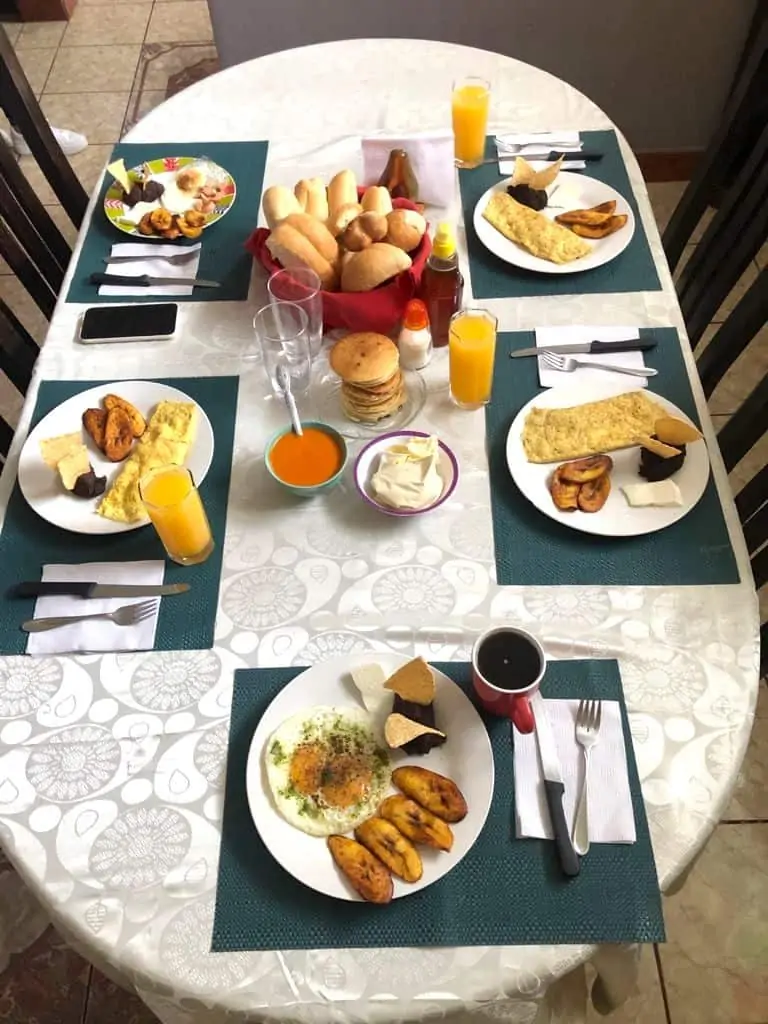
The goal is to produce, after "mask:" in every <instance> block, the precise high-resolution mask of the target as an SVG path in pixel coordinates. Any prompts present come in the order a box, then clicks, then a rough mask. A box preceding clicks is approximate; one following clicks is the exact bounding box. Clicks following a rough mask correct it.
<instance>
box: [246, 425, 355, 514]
mask: <svg viewBox="0 0 768 1024" xmlns="http://www.w3.org/2000/svg"><path fill="white" fill-rule="evenodd" d="M301 429H302V430H303V434H302V435H301V436H299V435H298V434H294V432H293V428H292V427H290V426H288V427H285V428H284V429H283V430H279V431H278V432H277V433H276V434H275V435H273V437H271V438H270V440H269V442H268V444H267V449H266V453H265V455H264V461H265V462H266V464H267V469H268V471H269V473H270V474H271V475H272V476H273V477H274V478H275V480H277V482H278V483H280V484H282V485H283V487H285V488H287V490H289V491H290V492H291V493H292V494H296V495H298V497H300V498H312V497H314V496H315V495H316V494H320V493H321V492H322V491H327V490H330V488H331V487H335V486H336V484H337V483H338V482H339V481H340V480H341V477H342V474H343V472H344V467H345V466H346V464H347V443H346V441H345V440H344V438H343V437H342V436H341V434H340V433H339V432H338V430H334V429H333V427H330V426H328V424H327V423H320V422H319V420H308V421H307V422H306V423H302V424H301Z"/></svg>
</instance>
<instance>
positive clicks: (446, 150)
mask: <svg viewBox="0 0 768 1024" xmlns="http://www.w3.org/2000/svg"><path fill="white" fill-rule="evenodd" d="M362 147H363V181H364V182H365V183H366V185H375V184H376V182H377V181H378V180H379V178H380V177H381V175H382V174H383V173H384V170H385V168H386V166H387V160H388V159H389V153H390V150H393V149H404V150H405V151H406V153H407V154H408V157H409V159H410V161H411V167H413V173H414V174H415V175H416V180H417V181H418V183H419V199H420V200H421V202H423V203H429V204H430V205H431V206H450V205H451V203H452V202H453V199H454V195H455V193H456V169H455V166H454V162H453V134H452V133H451V132H414V133H413V134H409V135H377V136H374V137H372V138H365V139H363V140H362Z"/></svg>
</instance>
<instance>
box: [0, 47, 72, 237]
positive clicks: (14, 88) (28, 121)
mask: <svg viewBox="0 0 768 1024" xmlns="http://www.w3.org/2000/svg"><path fill="white" fill-rule="evenodd" d="M0 103H1V104H2V107H3V110H4V111H5V114H6V117H7V118H8V120H9V121H10V122H11V124H13V125H15V126H16V128H17V129H18V130H19V131H20V132H21V134H22V135H23V136H24V140H25V142H26V143H27V145H28V146H29V148H30V150H31V151H32V155H33V156H34V158H35V160H36V161H37V163H38V165H39V166H40V170H41V171H42V172H43V174H44V175H45V177H46V178H47V180H48V182H49V184H50V186H51V188H52V189H53V191H54V192H55V193H56V195H57V197H58V199H59V202H60V203H61V205H62V206H63V207H64V209H65V210H66V211H67V215H68V216H69V218H70V220H71V221H72V223H73V224H74V225H75V226H76V227H78V228H79V227H80V225H81V224H82V222H83V217H84V216H85V211H86V209H87V206H88V196H87V194H86V192H85V189H84V188H83V186H82V185H81V184H80V182H79V180H78V178H77V175H76V174H75V172H74V171H73V170H72V167H71V166H70V163H69V161H68V160H67V158H66V157H65V156H64V154H63V153H62V151H61V147H60V146H59V144H58V142H57V141H56V139H55V138H54V135H53V132H52V131H51V129H50V126H49V124H48V122H47V121H46V119H45V115H44V114H43V112H42V110H41V109H40V104H39V103H38V102H37V100H36V99H35V95H34V93H33V92H32V89H31V88H30V85H29V82H28V81H27V78H26V75H25V74H24V70H23V69H22V67H21V64H20V63H19V59H18V57H17V56H16V53H15V51H14V49H13V47H12V46H11V43H10V40H9V39H8V36H7V35H6V32H5V30H4V29H3V28H2V27H0Z"/></svg>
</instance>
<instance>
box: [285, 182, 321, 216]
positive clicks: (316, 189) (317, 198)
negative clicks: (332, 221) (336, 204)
mask: <svg viewBox="0 0 768 1024" xmlns="http://www.w3.org/2000/svg"><path fill="white" fill-rule="evenodd" d="M293 191H294V192H295V193H296V198H297V199H298V201H299V203H300V205H301V208H302V210H303V211H304V212H305V213H308V214H309V215H310V216H311V217H317V219H318V220H322V221H326V220H328V195H327V193H326V191H325V182H324V181H323V179H322V178H302V179H301V181H298V182H297V183H296V187H295V188H294V190H293Z"/></svg>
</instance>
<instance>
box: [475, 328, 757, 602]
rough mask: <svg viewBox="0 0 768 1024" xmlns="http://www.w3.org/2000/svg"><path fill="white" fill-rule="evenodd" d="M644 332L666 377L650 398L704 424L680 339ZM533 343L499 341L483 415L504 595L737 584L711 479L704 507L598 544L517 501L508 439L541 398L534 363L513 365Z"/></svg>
mask: <svg viewBox="0 0 768 1024" xmlns="http://www.w3.org/2000/svg"><path fill="white" fill-rule="evenodd" d="M640 333H641V335H643V336H645V335H653V337H654V338H656V339H657V341H658V345H657V346H656V348H655V349H654V350H653V352H652V353H651V354H650V355H651V359H650V361H652V363H653V365H654V366H655V367H656V369H658V371H659V375H658V377H654V378H653V381H652V390H653V391H655V392H657V393H658V394H660V395H663V396H664V398H668V399H669V400H670V401H671V402H674V403H675V405H677V406H679V408H680V409H682V410H683V412H685V413H687V414H688V415H689V416H690V417H691V419H692V420H693V421H694V422H695V423H699V417H698V415H697V413H696V405H695V402H694V399H693V394H692V392H691V386H690V384H689V382H688V373H687V371H686V368H685V364H684V362H683V354H682V351H681V349H680V340H679V338H678V335H677V331H676V330H675V329H674V328H672V327H665V328H654V329H653V330H641V332H640ZM535 344H536V338H535V334H534V332H533V331H520V332H518V333H514V334H500V335H499V338H498V342H497V345H496V363H495V367H494V374H493V400H492V401H491V404H490V405H488V406H486V410H485V429H486V441H487V449H488V467H489V477H490V484H491V511H492V514H493V538H494V547H495V551H496V579H497V582H498V583H499V584H500V585H501V586H514V585H519V584H523V585H524V586H550V585H552V586H554V585H557V584H584V585H590V584H593V585H596V586H622V585H623V586H632V585H637V586H665V585H666V586H674V585H680V586H695V585H704V584H709V583H738V582H739V571H738V569H737V567H736V558H735V556H734V553H733V548H732V547H731V542H730V538H729V537H728V529H727V527H726V525H725V518H724V516H723V510H722V507H721V505H720V499H719V497H718V495H717V488H716V487H715V484H714V481H713V479H712V476H711V475H710V478H709V483H708V484H707V488H706V490H705V492H704V495H703V497H702V499H701V501H700V502H699V503H698V504H697V505H696V507H695V508H694V509H692V510H691V511H690V512H689V513H688V515H687V516H685V517H684V518H683V519H680V520H678V522H676V523H675V524H674V525H673V526H669V527H667V529H666V530H660V531H658V532H657V533H649V534H646V535H645V536H643V537H595V536H592V535H590V534H587V533H580V532H579V531H578V530H571V529H569V528H568V527H567V526H563V525H562V524H561V523H558V522H556V521H555V520H554V519H550V518H549V516H545V515H544V513H543V512H540V511H539V510H538V509H536V508H534V506H533V505H532V504H531V503H530V501H528V500H527V498H525V497H524V496H523V495H522V494H521V493H520V491H519V490H518V488H517V485H516V484H515V483H514V482H513V481H512V477H511V476H510V474H509V468H508V466H507V458H506V444H507V434H508V433H509V427H510V424H511V423H512V420H513V419H514V418H515V416H516V415H517V413H518V412H519V411H520V409H521V408H522V406H524V405H525V404H526V402H529V401H530V400H531V398H533V397H534V396H535V395H536V394H539V393H541V391H542V390H543V389H542V388H540V387H539V380H538V373H537V366H536V364H537V360H536V359H535V358H530V359H510V358H509V353H510V351H511V350H512V349H514V348H525V347H527V346H530V345H535ZM639 479H640V478H639V477H638V480H639Z"/></svg>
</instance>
